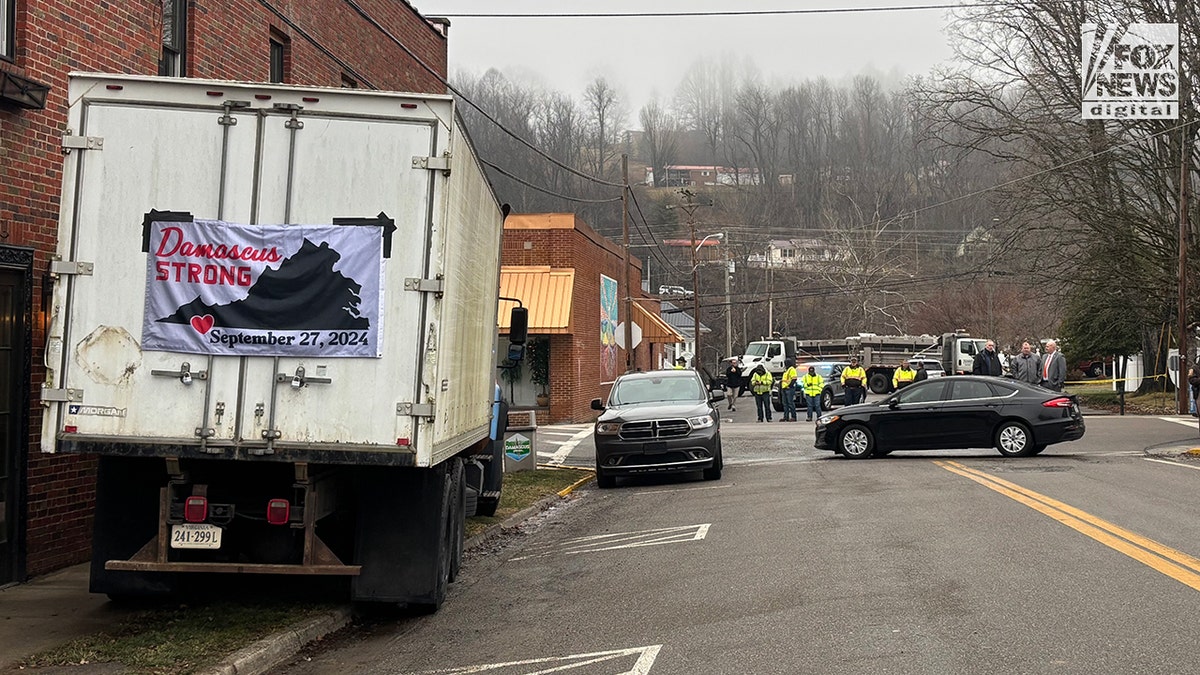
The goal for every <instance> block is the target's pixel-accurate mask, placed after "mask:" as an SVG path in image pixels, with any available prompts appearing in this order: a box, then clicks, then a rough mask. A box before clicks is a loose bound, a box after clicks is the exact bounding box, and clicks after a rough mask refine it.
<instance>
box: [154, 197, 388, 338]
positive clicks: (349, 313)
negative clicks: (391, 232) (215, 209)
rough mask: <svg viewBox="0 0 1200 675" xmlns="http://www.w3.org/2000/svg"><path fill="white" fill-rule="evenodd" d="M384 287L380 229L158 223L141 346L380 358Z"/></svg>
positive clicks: (224, 223) (155, 230) (215, 222)
mask: <svg viewBox="0 0 1200 675" xmlns="http://www.w3.org/2000/svg"><path fill="white" fill-rule="evenodd" d="M382 280H383V231H382V229H381V228H378V227H362V226H339V225H243V224H238V223H227V222H223V221H215V220H196V221H193V222H155V223H151V225H150V248H149V252H148V255H147V256H146V308H145V314H144V317H143V321H142V347H143V348H144V349H149V350H152V351H171V352H187V353H193V354H216V355H225V356H342V357H372V358H378V357H379V356H380V355H381V353H380V351H379V349H380V338H381V334H380V315H381V311H382V304H383V292H382Z"/></svg>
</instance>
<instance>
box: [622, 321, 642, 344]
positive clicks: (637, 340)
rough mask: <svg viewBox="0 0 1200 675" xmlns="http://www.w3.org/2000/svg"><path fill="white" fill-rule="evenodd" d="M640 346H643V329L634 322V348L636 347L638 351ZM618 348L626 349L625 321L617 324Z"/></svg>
mask: <svg viewBox="0 0 1200 675" xmlns="http://www.w3.org/2000/svg"><path fill="white" fill-rule="evenodd" d="M640 344H642V327H641V326H639V325H638V324H637V322H636V321H634V322H633V347H634V349H636V348H637V346H638V345H640ZM617 346H618V347H620V348H621V349H625V322H624V321H622V322H621V323H619V324H617Z"/></svg>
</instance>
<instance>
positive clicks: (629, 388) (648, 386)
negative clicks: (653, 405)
mask: <svg viewBox="0 0 1200 675" xmlns="http://www.w3.org/2000/svg"><path fill="white" fill-rule="evenodd" d="M704 398H705V396H704V389H703V388H702V387H701V386H700V380H698V379H696V378H694V377H636V378H630V379H626V380H617V383H616V384H614V385H613V389H612V393H610V394H609V395H608V404H609V405H627V404H630V403H650V402H658V401H668V402H669V401H680V402H694V401H703V400H704Z"/></svg>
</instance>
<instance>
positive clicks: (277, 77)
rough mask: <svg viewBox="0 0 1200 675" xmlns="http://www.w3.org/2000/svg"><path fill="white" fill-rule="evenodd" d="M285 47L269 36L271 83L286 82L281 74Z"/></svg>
mask: <svg viewBox="0 0 1200 675" xmlns="http://www.w3.org/2000/svg"><path fill="white" fill-rule="evenodd" d="M285 48H286V47H285V45H284V44H283V43H282V42H280V41H279V40H277V39H275V36H273V35H272V36H271V81H272V82H286V81H287V78H286V77H285V75H284V72H283V54H284V49H285Z"/></svg>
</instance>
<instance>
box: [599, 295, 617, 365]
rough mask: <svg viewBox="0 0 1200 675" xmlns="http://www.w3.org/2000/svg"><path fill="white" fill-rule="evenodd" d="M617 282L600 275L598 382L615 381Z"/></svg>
mask: <svg viewBox="0 0 1200 675" xmlns="http://www.w3.org/2000/svg"><path fill="white" fill-rule="evenodd" d="M619 318H620V317H618V316H617V280H616V279H609V278H608V277H606V276H604V275H603V274H601V275H600V381H601V382H612V381H613V380H615V379H617V322H618V321H619Z"/></svg>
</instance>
